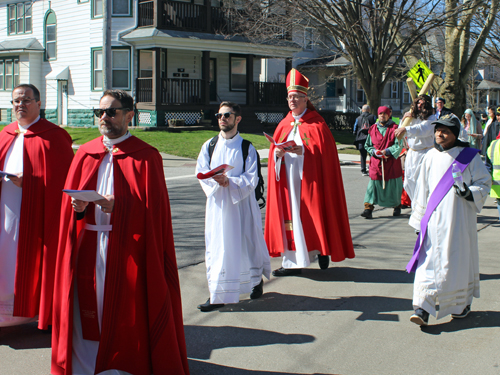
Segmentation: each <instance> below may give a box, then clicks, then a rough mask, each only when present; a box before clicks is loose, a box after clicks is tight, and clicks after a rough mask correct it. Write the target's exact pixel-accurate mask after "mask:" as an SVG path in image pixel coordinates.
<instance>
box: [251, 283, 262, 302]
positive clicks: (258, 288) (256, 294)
mask: <svg viewBox="0 0 500 375" xmlns="http://www.w3.org/2000/svg"><path fill="white" fill-rule="evenodd" d="M262 294H264V280H262V279H260V283H259V284H258V285H255V286H254V287H253V288H252V293H250V298H251V299H257V298H260V297H261V296H262Z"/></svg>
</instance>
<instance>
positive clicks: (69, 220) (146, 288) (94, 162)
mask: <svg viewBox="0 0 500 375" xmlns="http://www.w3.org/2000/svg"><path fill="white" fill-rule="evenodd" d="M133 105H134V103H133V99H132V97H131V96H130V95H128V94H127V93H126V92H124V91H121V90H107V91H105V92H104V94H103V96H102V98H101V100H100V102H99V108H98V109H94V114H95V115H96V117H98V118H99V130H100V132H101V134H102V137H99V138H96V139H94V140H93V141H90V142H88V143H86V144H84V145H83V146H81V147H80V149H79V150H78V152H77V153H76V155H75V159H74V160H73V163H72V164H71V168H70V171H69V174H68V178H67V180H66V189H71V190H94V191H96V192H97V193H98V194H100V195H101V196H102V197H103V198H101V199H97V200H93V201H90V202H89V201H87V200H83V199H75V198H71V199H70V198H69V196H65V197H64V198H63V202H62V207H61V228H60V231H59V233H60V241H59V249H58V257H57V268H56V283H55V285H56V287H55V291H54V320H53V322H54V325H53V330H52V374H56V375H59V374H65V375H69V374H99V373H103V372H104V373H106V374H108V373H109V374H111V373H112V374H116V375H118V374H120V375H126V374H151V373H154V374H187V373H189V370H188V363H187V355H186V345H185V341H184V327H183V322H182V307H181V296H180V288H179V278H178V273H177V262H176V258H175V249H174V238H173V233H172V222H171V216H170V204H169V199H168V193H167V188H166V185H165V176H164V173H163V163H162V158H161V156H160V154H159V153H158V151H157V150H156V149H155V148H153V147H151V146H150V145H148V144H147V143H145V142H143V141H141V140H139V139H138V138H136V137H134V136H132V135H131V134H130V133H129V131H128V124H129V123H130V121H131V120H132V118H133V116H134V109H133V108H134V107H133Z"/></svg>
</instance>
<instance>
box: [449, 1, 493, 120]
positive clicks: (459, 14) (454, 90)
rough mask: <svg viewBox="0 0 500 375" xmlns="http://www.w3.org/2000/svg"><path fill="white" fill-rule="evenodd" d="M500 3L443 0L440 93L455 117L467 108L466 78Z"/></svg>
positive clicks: (477, 56) (471, 70)
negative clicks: (442, 64) (443, 22)
mask: <svg viewBox="0 0 500 375" xmlns="http://www.w3.org/2000/svg"><path fill="white" fill-rule="evenodd" d="M498 7H499V0H490V1H485V0H464V1H463V3H460V2H459V1H458V0H445V11H446V12H448V13H449V14H451V16H450V17H447V20H446V24H445V28H446V37H445V44H446V53H445V66H444V72H445V79H444V85H443V88H442V90H441V93H442V95H443V96H444V97H445V98H446V100H447V103H449V106H450V108H451V109H452V111H453V112H454V113H455V114H462V113H463V112H464V111H465V109H466V88H467V79H468V78H469V76H470V75H471V73H472V72H473V69H474V67H475V65H476V63H477V60H478V58H479V56H480V54H481V51H482V49H483V47H484V45H485V43H486V40H487V37H488V35H489V33H490V30H491V29H492V27H493V25H494V22H495V17H496V15H497V12H498Z"/></svg>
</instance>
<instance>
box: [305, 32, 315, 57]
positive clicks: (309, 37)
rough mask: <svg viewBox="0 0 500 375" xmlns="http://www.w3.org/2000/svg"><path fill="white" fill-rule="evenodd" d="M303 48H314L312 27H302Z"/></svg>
mask: <svg viewBox="0 0 500 375" xmlns="http://www.w3.org/2000/svg"><path fill="white" fill-rule="evenodd" d="M304 49H305V50H307V51H312V50H313V49H314V29H313V28H312V27H306V28H305V29H304Z"/></svg>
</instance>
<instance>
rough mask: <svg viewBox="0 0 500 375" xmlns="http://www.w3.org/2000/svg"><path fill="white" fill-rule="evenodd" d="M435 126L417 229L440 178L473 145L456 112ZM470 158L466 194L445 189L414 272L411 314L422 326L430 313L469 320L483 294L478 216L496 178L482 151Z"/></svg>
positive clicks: (414, 221)
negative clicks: (473, 305)
mask: <svg viewBox="0 0 500 375" xmlns="http://www.w3.org/2000/svg"><path fill="white" fill-rule="evenodd" d="M433 125H435V138H436V142H435V147H434V148H433V149H431V150H430V151H429V152H428V153H427V154H426V155H425V157H424V159H423V162H422V166H421V169H420V172H419V175H418V179H417V186H416V192H415V196H414V199H413V203H414V205H413V213H412V215H411V217H410V225H411V226H412V227H414V228H415V229H416V230H421V225H420V224H421V220H422V219H423V217H424V214H425V212H426V209H427V205H428V203H429V205H430V202H429V197H430V196H431V195H432V194H433V192H434V191H435V190H439V189H440V186H443V184H439V183H440V181H441V179H442V178H443V176H444V175H445V173H446V172H447V171H448V172H449V173H451V171H450V166H452V165H453V163H456V162H455V160H456V158H457V157H458V155H459V154H460V152H461V151H462V150H464V147H468V144H467V143H465V142H462V141H460V140H459V139H458V135H459V132H460V121H459V120H458V118H457V117H456V116H454V115H446V116H444V117H441V118H440V119H439V120H438V121H435V122H434V123H433ZM471 157H472V161H470V164H468V166H467V167H466V168H465V170H464V171H463V172H462V175H463V182H464V183H465V192H460V190H458V188H457V187H452V188H451V189H449V191H447V192H446V191H445V190H444V191H443V194H445V195H444V197H443V199H442V200H441V201H440V203H439V204H438V205H437V207H436V209H435V210H434V212H433V213H432V215H431V216H430V219H429V222H428V225H427V234H426V235H425V237H424V239H423V243H422V249H421V252H420V256H419V259H418V265H417V269H416V271H415V281H414V290H413V307H414V309H415V313H414V314H413V315H412V316H411V318H410V320H411V321H412V322H414V323H416V324H419V325H427V324H428V319H429V314H431V315H433V316H435V317H437V318H438V319H440V318H443V317H445V316H447V315H449V314H452V317H453V318H465V317H466V316H467V315H468V314H469V312H470V305H471V303H472V299H473V297H476V298H478V297H479V255H478V238H477V214H478V213H479V212H480V211H481V209H482V207H483V205H484V203H485V200H486V197H487V195H488V192H489V191H490V188H491V177H490V175H489V173H488V171H487V169H486V167H485V166H484V164H483V162H482V161H481V158H480V156H479V154H477V153H476V154H475V155H474V153H472V154H471ZM464 164H466V163H464ZM450 178H451V177H450ZM438 184H439V185H438ZM422 230H423V229H422ZM421 234H422V232H421ZM437 305H439V309H437V308H436V307H437Z"/></svg>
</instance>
